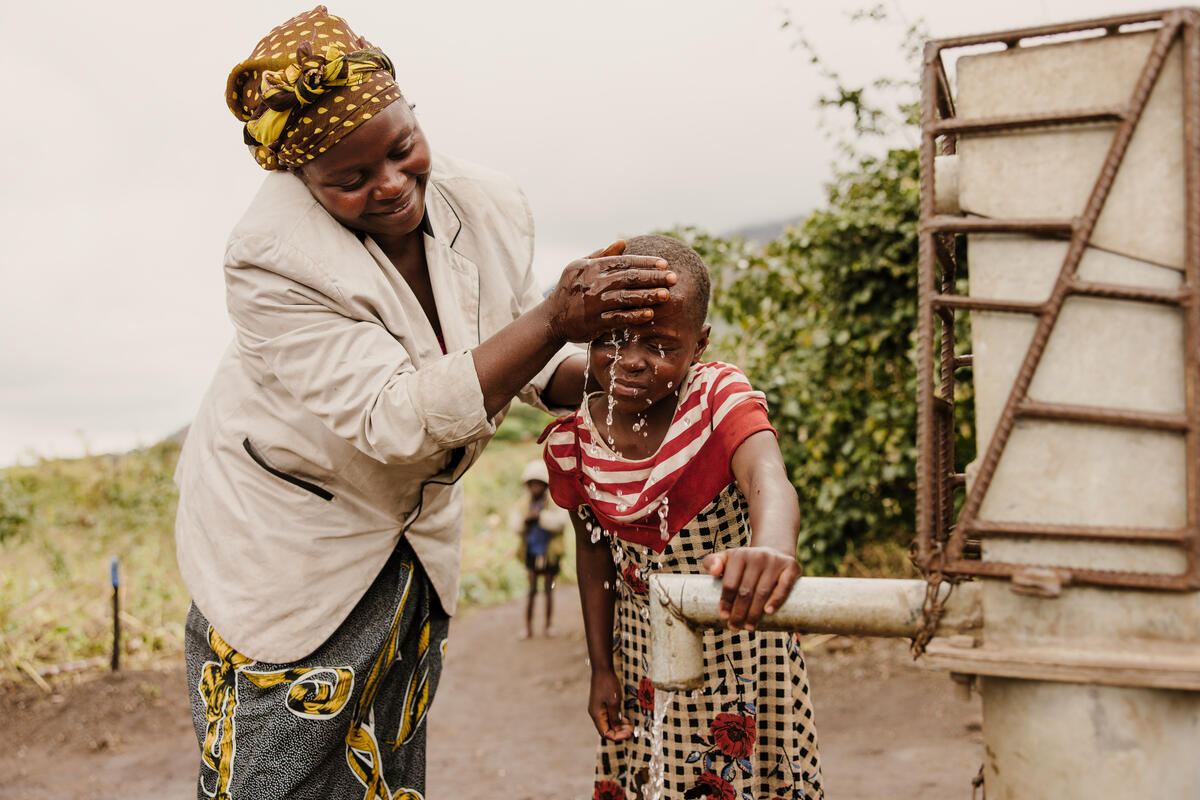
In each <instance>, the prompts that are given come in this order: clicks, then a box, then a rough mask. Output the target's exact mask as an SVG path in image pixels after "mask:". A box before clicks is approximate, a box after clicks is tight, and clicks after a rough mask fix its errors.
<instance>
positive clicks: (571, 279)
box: [176, 6, 674, 800]
mask: <svg viewBox="0 0 1200 800" xmlns="http://www.w3.org/2000/svg"><path fill="white" fill-rule="evenodd" d="M405 35H409V33H408V32H406V34H405ZM225 99H226V102H227V103H228V105H229V107H230V109H231V110H232V111H233V113H234V114H235V115H236V116H237V117H238V119H239V121H241V122H242V123H244V126H243V135H244V138H245V141H246V143H247V144H248V145H249V146H250V149H251V153H252V154H253V156H254V158H255V160H256V161H257V162H258V164H259V165H260V166H261V167H263V168H264V169H266V170H268V171H269V174H268V176H267V177H266V180H265V181H264V182H263V185H262V188H261V189H260V191H259V193H258V195H257V196H256V197H255V198H254V200H253V201H252V202H251V204H250V207H249V208H248V210H247V211H246V212H245V215H244V216H243V217H242V219H241V221H240V222H239V223H238V224H237V226H236V227H235V228H234V230H233V233H232V234H231V236H230V238H229V243H228V247H227V250H226V255H225V281H226V297H227V306H228V310H229V315H230V318H231V320H232V322H233V325H234V329H235V339H234V342H233V344H232V345H231V347H230V348H229V350H228V351H227V354H226V356H225V358H224V360H223V361H222V362H221V364H220V366H219V367H218V368H217V373H216V375H215V377H214V378H213V381H212V384H211V386H210V388H209V390H208V393H207V394H206V395H205V398H204V399H203V401H202V403H201V407H200V410H199V412H198V414H197V416H196V419H195V421H194V423H193V425H192V427H191V429H190V431H189V434H188V437H187V442H186V444H185V446H184V448H183V452H182V454H181V456H180V461H179V466H178V470H177V474H176V481H177V483H178V484H179V490H180V497H179V506H178V512H177V519H176V543H177V555H178V560H179V567H180V572H181V573H182V575H183V578H184V581H185V583H186V585H187V587H188V590H189V592H190V593H191V595H192V598H193V605H192V608H191V610H190V612H189V614H188V620H187V626H186V633H185V650H186V658H187V674H188V682H189V686H190V690H191V703H192V712H193V720H194V723H195V728H196V735H197V737H198V739H199V741H200V743H201V757H202V764H201V769H200V775H199V783H198V788H197V795H198V797H202V798H203V797H213V796H216V797H239V798H256V800H259V799H261V798H282V797H288V798H322V799H323V800H327V799H328V798H350V797H357V798H361V797H364V796H367V797H377V796H390V797H403V798H409V800H412V799H413V798H420V797H421V796H422V795H423V792H424V783H425V726H424V721H425V715H426V714H427V712H428V709H429V704H430V702H431V700H432V698H433V696H434V692H435V689H436V687H437V682H438V677H439V675H440V672H441V663H442V656H443V652H444V649H445V646H446V633H447V624H448V615H449V614H452V613H453V612H454V608H455V600H456V597H457V589H458V569H459V552H460V537H461V527H462V514H463V509H462V489H461V487H460V485H459V483H458V481H459V478H460V477H461V476H462V474H463V472H464V471H465V470H466V469H467V468H468V467H469V466H470V465H471V464H472V463H473V462H474V461H475V459H476V458H477V457H478V456H479V453H480V452H481V451H482V449H483V447H484V445H486V444H487V442H488V440H489V439H490V437H491V436H492V434H493V433H494V432H495V430H496V426H497V425H498V424H499V423H500V421H501V420H502V419H503V417H504V413H505V410H506V409H507V407H508V404H509V403H510V402H511V400H512V399H513V397H514V396H519V397H520V398H521V399H522V400H524V401H526V402H529V403H531V404H533V405H535V406H537V407H539V408H562V407H569V406H573V405H574V404H577V403H578V401H579V398H580V396H581V393H582V387H583V359H582V356H581V355H579V354H574V355H572V354H570V353H569V352H566V351H563V349H562V347H563V345H564V344H565V343H566V342H568V341H581V340H586V339H590V338H593V337H595V336H596V335H598V333H599V332H600V331H602V330H604V329H606V328H608V327H611V326H612V325H616V324H627V323H628V322H630V321H634V320H642V319H648V318H650V317H651V316H652V315H653V310H652V308H651V306H653V305H654V304H655V303H658V302H661V301H662V300H664V299H665V298H666V296H667V294H668V291H667V289H666V288H665V287H666V286H667V285H668V284H669V283H670V282H671V281H672V280H673V277H674V276H673V275H671V274H670V273H668V272H667V271H665V270H664V269H658V268H657V267H660V266H661V267H665V266H666V265H665V263H660V261H659V260H658V259H655V258H627V257H622V256H619V255H617V254H619V253H620V251H621V248H622V246H623V245H621V244H619V243H618V244H617V245H616V246H614V247H610V248H609V249H608V250H607V251H605V252H604V253H602V254H598V255H599V256H600V257H596V258H588V259H581V260H578V261H575V262H572V263H571V264H570V265H568V266H567V268H566V269H565V270H564V272H563V274H562V277H561V278H560V280H559V282H558V285H557V286H556V287H555V288H554V289H552V290H551V291H550V293H549V294H548V295H547V296H546V298H545V299H544V300H543V299H542V297H541V295H540V293H539V292H538V291H537V290H536V287H535V286H534V279H533V275H532V273H531V271H530V264H531V260H532V248H533V228H532V222H531V220H530V214H529V207H528V205H527V203H526V202H525V198H524V197H523V195H522V194H521V192H520V191H519V190H518V189H517V187H516V186H515V185H514V184H513V183H512V181H510V180H509V179H507V178H505V177H504V176H502V175H498V174H496V173H494V172H491V171H489V170H486V169H483V168H481V167H477V166H474V165H472V164H469V163H467V162H464V161H460V160H457V159H454V158H450V157H447V156H444V155H441V154H438V155H435V154H434V153H433V152H432V150H431V149H430V144H429V142H428V141H427V140H426V138H425V135H424V133H423V132H422V130H421V126H420V125H419V124H418V122H417V119H416V117H415V116H414V114H413V112H412V110H411V108H410V107H409V105H408V104H407V103H406V102H405V101H404V98H403V96H402V94H401V92H400V88H399V87H398V86H397V84H396V81H395V75H394V70H393V67H392V63H391V61H390V60H389V59H388V57H387V56H386V55H385V54H384V53H383V52H382V51H380V50H378V49H377V48H374V47H372V46H371V44H370V43H369V42H367V41H366V40H364V39H362V38H360V37H358V36H357V35H356V34H355V33H354V32H353V31H352V30H351V29H350V27H349V26H348V25H347V24H346V21H345V20H343V19H341V18H339V17H336V16H333V15H330V14H329V13H328V12H327V11H326V9H325V8H324V7H323V6H318V7H317V8H315V9H313V10H312V11H310V12H307V13H304V14H300V15H299V16H297V17H294V18H292V19H290V20H288V21H287V22H285V23H283V24H282V25H280V26H279V27H277V28H275V29H274V30H272V31H271V32H270V33H268V34H267V36H266V37H264V38H263V39H262V40H261V41H260V42H259V43H258V45H257V46H256V47H255V48H254V50H253V52H252V53H251V55H250V56H249V57H248V58H247V59H246V60H245V61H243V62H242V63H241V64H239V65H237V66H236V67H235V68H234V69H233V71H232V73H231V74H230V76H229V81H228V84H227V87H226V94H225Z"/></svg>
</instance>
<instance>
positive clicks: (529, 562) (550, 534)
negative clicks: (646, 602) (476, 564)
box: [509, 458, 569, 639]
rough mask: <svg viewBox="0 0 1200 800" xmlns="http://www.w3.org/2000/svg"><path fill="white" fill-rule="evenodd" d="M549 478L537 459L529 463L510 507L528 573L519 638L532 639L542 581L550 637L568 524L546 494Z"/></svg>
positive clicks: (544, 465) (518, 547) (518, 551)
mask: <svg viewBox="0 0 1200 800" xmlns="http://www.w3.org/2000/svg"><path fill="white" fill-rule="evenodd" d="M549 482H550V477H549V474H548V473H547V471H546V464H545V462H543V461H542V460H541V459H540V458H539V459H537V460H535V461H530V462H529V463H528V464H526V465H525V470H524V471H523V472H522V473H521V484H522V485H523V486H524V487H525V496H524V497H523V498H521V501H520V502H519V503H518V504H517V505H516V506H515V507H514V508H513V511H512V514H511V517H510V521H509V525H510V527H511V528H512V529H513V532H514V533H516V534H517V539H518V545H517V558H518V560H520V561H521V563H523V564H524V565H525V570H526V571H527V572H528V574H529V600H528V601H527V602H526V604H525V631H524V634H523V636H522V638H525V639H531V638H533V607H534V600H535V599H536V598H537V594H538V581H539V579H541V583H542V587H543V589H542V590H543V594H545V595H546V635H547V636H553V635H554V632H553V624H552V620H553V616H554V582H555V580H556V579H557V578H558V571H559V567H560V562H561V561H562V557H563V556H564V555H565V550H564V548H563V530H565V529H566V527H567V523H568V521H569V519H568V517H567V512H565V511H563V510H562V509H561V508H559V507H558V506H556V505H555V504H554V501H553V500H552V499H550V493H549V492H548V491H546V489H547V486H548V485H549Z"/></svg>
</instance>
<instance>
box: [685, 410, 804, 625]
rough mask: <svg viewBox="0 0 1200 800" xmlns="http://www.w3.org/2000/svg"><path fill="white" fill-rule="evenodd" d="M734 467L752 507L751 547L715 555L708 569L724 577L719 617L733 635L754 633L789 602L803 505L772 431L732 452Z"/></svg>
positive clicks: (797, 569) (708, 561)
mask: <svg viewBox="0 0 1200 800" xmlns="http://www.w3.org/2000/svg"><path fill="white" fill-rule="evenodd" d="M731 466H732V468H733V476H734V478H735V479H736V480H737V483H738V487H739V488H741V490H742V494H743V495H745V497H746V502H747V503H748V504H749V506H750V530H751V537H750V546H749V547H737V548H734V549H732V550H726V551H724V552H721V553H713V554H712V555H710V556H708V557H706V558H705V559H704V566H705V567H706V568H707V569H708V571H709V574H710V575H712V576H714V577H722V578H723V579H722V581H721V603H720V608H719V612H720V615H721V618H722V619H724V620H727V621H728V624H729V627H730V628H731V629H733V630H738V629H740V628H742V627H745V628H746V629H747V630H754V628H755V626H756V625H758V621H759V619H760V618H761V617H762V615H763V613H764V612H766V613H767V614H772V613H774V612H775V610H776V609H777V608H779V606H780V605H781V604H782V603H783V601H784V600H786V599H787V597H788V595H789V594H791V592H792V586H793V585H795V583H796V579H797V578H799V577H800V564H799V563H798V562H797V561H796V537H797V535H798V533H799V530H800V504H799V502H798V501H797V500H796V490H795V489H794V488H793V487H792V484H791V482H790V481H788V477H787V469H786V468H785V467H784V465H783V455H782V454H781V453H780V452H779V445H778V444H777V443H776V441H775V435H774V434H773V433H772V432H771V431H759V432H758V433H755V434H753V435H751V436H749V437H747V438H746V440H745V441H744V442H742V444H741V445H740V446H739V447H738V449H737V450H736V451H734V454H733V459H732V462H731Z"/></svg>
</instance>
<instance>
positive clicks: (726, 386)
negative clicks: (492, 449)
mask: <svg viewBox="0 0 1200 800" xmlns="http://www.w3.org/2000/svg"><path fill="white" fill-rule="evenodd" d="M763 430H769V431H771V432H772V433H774V429H773V428H772V427H771V424H770V423H769V422H768V421H767V401H766V398H765V397H764V396H763V393H762V392H758V391H755V390H754V389H753V388H752V387H751V386H750V382H749V381H748V380H747V379H746V376H745V375H744V374H742V371H741V370H739V369H738V368H737V367H735V366H733V365H731V364H723V363H721V362H719V361H712V362H709V363H707V364H697V365H694V366H693V367H692V368H691V369H690V370H689V371H688V375H687V378H686V379H685V381H684V386H683V389H682V391H681V392H680V398H679V404H678V405H677V406H676V409H675V415H674V416H673V417H672V419H671V424H670V426H669V427H668V428H667V434H666V436H665V437H664V438H663V441H662V444H661V445H660V446H659V448H658V451H657V452H656V453H654V455H652V456H650V457H649V458H646V459H640V460H632V459H626V458H623V457H622V456H621V455H619V454H617V453H614V452H613V451H612V450H611V449H610V448H609V447H608V445H607V444H606V443H605V442H604V440H603V437H601V436H600V434H599V433H598V431H597V430H596V427H595V425H594V424H593V423H592V420H591V418H590V415H589V413H588V403H587V401H586V399H585V401H584V403H583V405H582V406H581V407H580V409H579V410H578V411H576V412H575V413H574V414H572V415H571V416H569V417H564V418H562V419H559V420H557V421H555V422H553V423H551V424H550V426H549V427H547V428H546V430H545V432H544V433H543V434H542V437H541V439H540V441H544V442H545V444H546V448H545V452H544V454H543V457H544V458H545V461H546V467H547V468H548V470H549V472H550V495H551V497H553V498H554V502H555V503H557V504H558V505H559V506H560V507H562V508H578V507H579V506H581V505H587V506H589V507H590V508H591V510H592V513H593V514H594V515H595V516H596V518H597V520H598V521H599V522H600V524H601V526H602V527H603V528H604V529H605V530H607V531H609V532H611V533H614V534H616V535H617V536H619V537H620V538H621V539H624V540H626V541H629V542H634V543H637V544H641V545H645V546H646V547H649V548H651V549H652V550H655V551H657V552H662V551H663V549H664V548H665V547H666V545H667V541H669V540H670V537H671V536H673V535H674V534H675V533H676V532H677V531H679V529H680V528H682V527H683V526H684V525H686V524H687V523H688V522H690V521H691V520H692V519H693V518H694V517H695V516H696V515H697V514H698V513H700V511H702V510H703V509H704V507H705V506H707V505H708V504H709V503H711V502H712V500H713V498H714V497H716V496H717V495H718V494H720V492H721V490H722V489H724V488H725V487H726V486H728V485H729V483H730V482H731V481H732V480H733V470H732V467H731V464H730V462H731V461H732V459H733V453H734V451H735V450H737V448H738V446H740V445H741V443H742V442H744V441H745V440H746V438H747V437H749V436H750V435H751V434H754V433H757V432H758V431H763Z"/></svg>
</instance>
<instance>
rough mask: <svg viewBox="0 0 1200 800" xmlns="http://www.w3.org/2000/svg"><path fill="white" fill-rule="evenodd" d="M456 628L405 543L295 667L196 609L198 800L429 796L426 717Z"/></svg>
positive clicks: (191, 655) (193, 668)
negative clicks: (256, 649) (236, 645)
mask: <svg viewBox="0 0 1200 800" xmlns="http://www.w3.org/2000/svg"><path fill="white" fill-rule="evenodd" d="M447 628H448V618H447V616H446V614H445V612H443V611H442V608H441V605H440V604H439V603H438V601H437V598H436V596H435V595H434V594H433V590H432V587H431V586H430V584H429V579H428V578H427V577H426V575H425V572H424V570H423V569H422V568H421V565H420V562H419V561H417V559H416V556H414V555H413V553H412V549H411V548H410V547H409V546H408V545H407V543H405V542H401V544H400V545H399V546H398V547H397V549H396V552H395V553H393V554H392V557H391V559H390V560H389V561H388V563H387V566H386V567H384V569H383V571H382V572H381V573H380V574H379V577H377V578H376V579H375V582H374V583H373V584H372V585H371V588H370V589H368V590H367V593H366V594H365V595H364V596H363V598H362V600H360V601H359V603H358V605H356V606H355V608H354V610H353V611H352V612H351V613H350V616H349V617H347V619H346V620H345V621H344V622H343V623H342V624H341V626H339V627H338V629H337V630H336V631H335V632H334V634H333V635H332V636H331V637H330V638H329V639H328V640H327V641H326V642H325V643H324V644H323V645H321V646H320V647H319V648H318V649H317V650H316V651H315V652H313V653H312V654H311V655H309V656H308V657H306V658H304V659H302V660H300V661H297V662H294V663H291V664H268V663H265V662H262V661H255V660H253V659H251V658H248V657H246V656H244V655H242V654H241V653H238V652H237V651H236V650H234V649H233V648H231V647H230V646H229V645H228V644H226V643H225V642H224V640H222V639H221V636H220V634H219V633H218V632H217V631H216V630H214V629H213V628H212V626H211V625H209V624H208V620H206V619H205V618H204V616H203V615H202V614H201V613H200V611H199V609H197V608H196V606H195V605H193V606H192V608H191V610H190V612H189V613H188V619H187V630H186V636H185V651H186V656H187V675H188V684H189V687H190V696H191V704H192V721H193V723H194V724H195V727H196V736H197V739H198V740H199V742H200V748H201V765H200V776H199V782H198V785H197V798H199V799H200V800H207V798H217V799H218V800H220V798H237V799H238V800H274V798H285V797H286V798H290V799H296V800H299V799H301V798H312V799H313V800H317V798H320V799H321V800H326V799H327V798H359V797H361V798H364V800H373V799H374V798H379V797H388V798H393V799H394V800H423V798H424V797H425V716H426V714H427V713H428V711H429V705H430V703H431V702H432V701H433V695H434V691H435V689H436V688H437V683H438V679H439V677H440V676H441V671H442V659H443V656H444V655H445V646H446V633H447Z"/></svg>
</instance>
